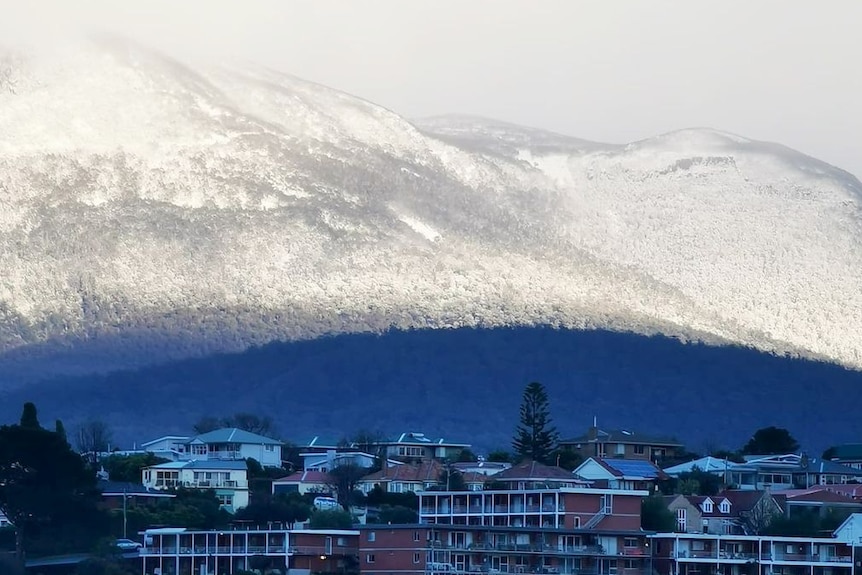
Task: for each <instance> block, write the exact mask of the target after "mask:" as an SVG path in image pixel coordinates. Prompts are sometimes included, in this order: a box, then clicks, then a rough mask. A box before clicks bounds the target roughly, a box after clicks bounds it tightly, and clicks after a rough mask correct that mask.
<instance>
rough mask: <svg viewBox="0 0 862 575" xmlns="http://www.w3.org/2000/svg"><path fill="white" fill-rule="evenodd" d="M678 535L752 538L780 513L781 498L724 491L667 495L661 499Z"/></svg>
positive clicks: (759, 492) (755, 492) (758, 493)
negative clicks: (715, 493) (693, 534)
mask: <svg viewBox="0 0 862 575" xmlns="http://www.w3.org/2000/svg"><path fill="white" fill-rule="evenodd" d="M664 500H665V502H666V504H667V507H668V510H669V511H670V512H671V513H672V514H673V516H674V517H676V522H677V531H678V532H681V533H711V534H717V535H729V534H735V535H745V534H748V535H756V534H757V533H759V532H760V531H761V530H763V529H764V528H765V527H766V525H767V524H768V523H769V521H770V520H771V519H772V518H773V517H775V516H777V515H781V514H782V513H784V509H783V508H782V506H781V498H776V497H774V496H773V495H772V494H771V493H769V492H766V491H738V490H724V491H722V492H721V493H719V494H717V495H711V496H706V495H670V496H666V497H665V498H664Z"/></svg>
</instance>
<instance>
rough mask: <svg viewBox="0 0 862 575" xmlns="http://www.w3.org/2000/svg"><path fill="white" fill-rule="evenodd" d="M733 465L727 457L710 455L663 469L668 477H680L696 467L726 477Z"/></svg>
mask: <svg viewBox="0 0 862 575" xmlns="http://www.w3.org/2000/svg"><path fill="white" fill-rule="evenodd" d="M731 465H733V463H731V462H730V461H728V460H727V459H722V458H720V457H712V456H711V455H708V456H706V457H701V458H700V459H695V460H693V461H688V462H686V463H680V464H679V465H673V466H671V467H665V468H664V469H662V471H664V473H665V475H667V476H668V477H679V476H680V475H682V474H683V473H691V472H693V471H694V470H695V469H697V470H699V471H704V472H706V473H712V474H713V475H718V476H720V477H725V475H726V474H727V471H728V470H729V469H730V466H731Z"/></svg>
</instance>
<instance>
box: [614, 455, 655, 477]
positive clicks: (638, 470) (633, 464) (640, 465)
mask: <svg viewBox="0 0 862 575" xmlns="http://www.w3.org/2000/svg"><path fill="white" fill-rule="evenodd" d="M605 463H606V464H607V465H609V466H610V467H612V468H613V469H616V470H617V471H619V472H620V473H622V474H623V475H635V476H638V477H656V476H658V470H657V469H656V468H655V466H654V465H653V464H652V463H650V462H649V461H639V460H635V459H606V460H605Z"/></svg>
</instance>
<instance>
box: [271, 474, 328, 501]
mask: <svg viewBox="0 0 862 575" xmlns="http://www.w3.org/2000/svg"><path fill="white" fill-rule="evenodd" d="M332 490H333V488H332V481H331V479H330V477H329V474H328V473H326V472H325V471H317V470H315V469H306V470H305V471H296V472H294V473H291V474H290V475H287V476H285V477H282V478H280V479H275V480H273V482H272V494H273V495H278V494H280V493H300V494H302V495H305V494H306V493H330V492H331V491H332Z"/></svg>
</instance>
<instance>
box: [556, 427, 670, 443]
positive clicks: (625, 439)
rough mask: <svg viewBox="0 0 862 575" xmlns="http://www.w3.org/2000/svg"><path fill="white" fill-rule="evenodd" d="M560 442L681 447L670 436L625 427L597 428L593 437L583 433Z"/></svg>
mask: <svg viewBox="0 0 862 575" xmlns="http://www.w3.org/2000/svg"><path fill="white" fill-rule="evenodd" d="M560 443H561V444H564V445H567V444H573V443H635V444H643V445H658V446H662V447H682V443H680V442H679V441H677V440H676V439H674V438H672V437H660V436H656V435H647V434H645V433H638V432H635V431H628V430H626V429H611V430H605V429H598V430H597V431H596V438H595V439H590V436H589V434H584V435H580V436H578V437H574V438H572V439H564V440H562V441H560Z"/></svg>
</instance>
